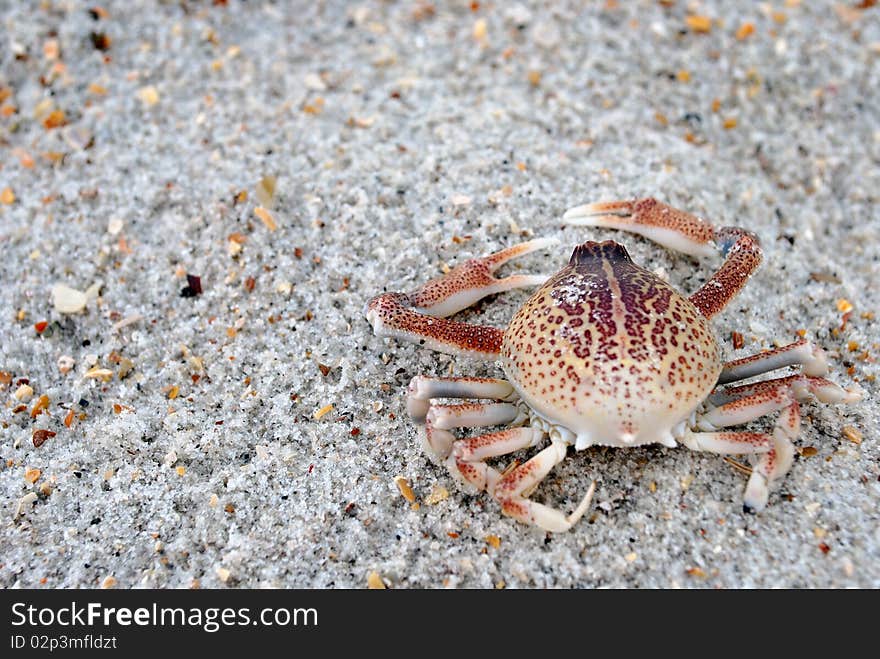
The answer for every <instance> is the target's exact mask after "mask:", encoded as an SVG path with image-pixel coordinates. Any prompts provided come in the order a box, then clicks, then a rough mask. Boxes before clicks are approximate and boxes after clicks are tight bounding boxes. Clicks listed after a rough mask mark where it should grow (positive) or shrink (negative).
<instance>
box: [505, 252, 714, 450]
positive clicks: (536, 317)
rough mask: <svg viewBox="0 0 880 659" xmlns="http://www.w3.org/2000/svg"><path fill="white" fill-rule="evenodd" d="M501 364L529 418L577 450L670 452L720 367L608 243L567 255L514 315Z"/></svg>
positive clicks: (659, 291)
mask: <svg viewBox="0 0 880 659" xmlns="http://www.w3.org/2000/svg"><path fill="white" fill-rule="evenodd" d="M501 360H502V362H501V363H502V367H503V369H504V372H505V373H506V375H507V377H508V379H509V380H510V382H511V383H512V384H513V386H514V387H515V389H516V390H517V393H518V394H519V395H520V397H521V398H522V400H523V401H524V402H525V403H526V404H527V405H528V406H529V408H531V410H532V413H533V419H535V417H537V420H538V422H539V423H540V421H543V422H544V424H543V425H545V426H546V429H547V430H548V431H549V432H550V434H551V436H553V435H554V434H555V435H556V436H557V437H561V438H563V439H566V440H567V441H574V442H575V443H576V448H577V449H583V448H586V447H588V446H592V445H596V444H598V445H603V446H636V445H640V444H650V443H654V442H659V443H661V444H665V445H667V446H675V440H674V438H673V437H674V435H675V434H677V432H676V431H677V426H678V427H680V426H682V424H683V422H684V421H686V420H687V419H688V417H690V415H691V414H693V413H694V411H695V410H696V409H697V407H698V406H699V405H700V404H701V403H702V402H703V401H704V400H705V398H706V396H707V395H708V394H709V392H710V391H712V389H713V388H714V387H715V385H716V383H717V381H718V376H719V374H720V373H721V368H722V361H721V356H720V351H719V347H718V343H717V341H716V340H715V338H714V336H713V333H712V330H711V328H710V326H709V322H708V320H707V319H706V318H705V317H704V316H703V315H702V314H701V313H700V312H699V311H698V310H697V308H696V307H695V306H694V305H693V304H692V303H691V302H690V301H689V300H688V299H687V298H685V297H683V296H682V295H681V294H680V293H678V292H677V291H676V290H675V289H674V288H672V287H671V286H670V285H669V284H667V283H666V282H664V281H662V280H661V279H659V278H658V277H657V276H656V275H654V274H652V273H651V272H649V271H647V270H645V269H644V268H641V267H639V266H637V265H635V264H634V263H633V262H632V260H631V259H630V257H629V254H628V253H627V251H626V249H625V248H624V247H623V246H621V245H619V244H618V243H615V242H613V241H607V242H603V243H596V242H587V243H584V244H583V245H579V246H578V247H577V248H576V249H575V251H574V253H573V254H572V257H571V260H570V262H569V264H568V266H566V267H565V268H563V269H562V270H560V271H559V272H558V273H557V274H556V275H554V276H553V277H552V278H551V279H550V280H549V281H548V282H547V283H546V284H544V285H543V286H542V287H541V288H540V289H539V290H538V291H537V292H535V294H534V295H532V297H531V298H529V300H528V301H527V302H526V303H525V304H524V305H523V306H522V307H521V308H520V309H519V311H517V313H516V314H515V315H514V317H513V318H512V320H511V322H510V324H509V325H508V327H507V330H506V331H505V333H504V338H503V342H502V346H501Z"/></svg>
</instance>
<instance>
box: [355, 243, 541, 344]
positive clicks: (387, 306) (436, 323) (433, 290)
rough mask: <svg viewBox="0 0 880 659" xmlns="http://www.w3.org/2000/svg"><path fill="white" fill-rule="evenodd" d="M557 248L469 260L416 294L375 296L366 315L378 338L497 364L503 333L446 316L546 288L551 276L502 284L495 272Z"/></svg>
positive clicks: (532, 246) (533, 246)
mask: <svg viewBox="0 0 880 659" xmlns="http://www.w3.org/2000/svg"><path fill="white" fill-rule="evenodd" d="M555 243H556V241H555V240H553V239H539V240H532V241H529V242H526V243H522V244H520V245H515V246H513V247H509V248H507V249H504V250H501V251H500V252H496V253H495V254H490V255H489V256H485V257H483V258H477V259H469V260H468V261H465V262H464V263H462V264H460V265H458V266H456V267H455V268H453V269H452V270H451V271H450V272H449V273H448V274H446V275H444V276H443V277H438V278H436V279H432V280H431V281H429V282H427V283H426V284H424V285H422V286H420V287H419V288H417V289H416V290H414V291H411V292H410V293H385V294H383V295H379V296H377V297H374V298H373V299H372V300H370V301H369V303H368V304H367V307H366V309H365V315H366V317H367V320H368V321H369V322H370V324H371V325H372V326H373V331H374V332H375V333H376V335H377V336H390V337H394V338H397V339H402V340H404V341H409V342H411V343H418V344H420V345H424V346H427V347H429V348H432V349H434V350H437V351H439V352H445V353H447V354H451V355H465V356H468V357H473V358H476V359H482V360H486V361H492V360H494V359H496V358H497V357H498V354H499V351H500V349H501V338H502V336H503V332H502V331H501V330H499V329H497V328H494V327H486V326H485V325H471V324H469V323H461V322H456V321H452V320H446V316H451V315H452V314H454V313H456V312H458V311H461V310H462V309H464V308H466V307H469V306H471V305H472V304H474V303H475V302H477V301H478V300H480V299H482V298H484V297H486V296H487V295H492V294H494V293H501V292H502V291H509V290H511V289H514V288H524V287H527V286H537V285H538V284H542V283H544V282H545V281H546V280H547V276H546V275H513V276H510V277H505V278H503V279H497V278H496V277H495V276H494V274H493V273H494V272H495V271H496V270H497V269H498V268H499V267H501V265H503V264H504V263H506V262H508V261H510V260H511V259H514V258H517V257H519V256H524V255H525V254H529V253H531V252H534V251H536V250H539V249H543V248H545V247H549V246H550V245H553V244H555Z"/></svg>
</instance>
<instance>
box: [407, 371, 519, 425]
mask: <svg viewBox="0 0 880 659" xmlns="http://www.w3.org/2000/svg"><path fill="white" fill-rule="evenodd" d="M432 398H491V399H494V400H502V401H508V402H510V401H514V400H516V398H517V396H516V393H515V392H514V390H513V385H511V384H510V383H509V382H508V381H507V380H498V379H495V378H431V377H426V376H424V375H417V376H416V377H414V378H413V379H412V380H411V381H410V383H409V389H408V390H407V394H406V409H407V411H408V412H409V415H410V417H412V419H413V421H415V422H416V423H424V422H425V415H426V414H427V413H428V408H429V407H430V406H431V403H430V400H431V399H432Z"/></svg>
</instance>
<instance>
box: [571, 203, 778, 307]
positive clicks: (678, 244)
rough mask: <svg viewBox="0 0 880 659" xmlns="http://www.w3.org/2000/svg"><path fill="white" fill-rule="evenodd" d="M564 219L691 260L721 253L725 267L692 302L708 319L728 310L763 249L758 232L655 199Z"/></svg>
mask: <svg viewBox="0 0 880 659" xmlns="http://www.w3.org/2000/svg"><path fill="white" fill-rule="evenodd" d="M563 219H565V220H566V221H568V222H569V223H571V224H573V225H580V226H593V227H607V228H610V229H620V230H623V231H629V232H631V233H637V234H639V235H641V236H644V237H645V238H648V239H649V240H653V241H654V242H657V243H660V244H661V245H663V246H664V247H667V248H669V249H672V250H675V251H678V252H683V253H685V254H689V255H691V256H709V255H711V254H713V253H714V252H716V251H717V252H720V253H721V255H722V256H724V257H725V261H724V263H723V264H722V265H721V267H720V268H719V269H718V270H717V271H716V272H715V274H713V275H712V277H711V278H710V279H709V281H707V282H706V283H705V284H703V286H702V287H701V288H700V289H699V290H698V291H697V292H696V293H694V294H693V295H691V296H690V301H691V302H693V304H694V306H696V307H697V309H699V310H700V313H702V314H703V315H704V316H706V317H707V318H710V317H712V316H714V315H715V314H717V313H718V312H719V311H721V310H722V309H724V307H725V306H727V304H728V302H730V300H732V299H733V297H734V296H735V295H736V294H737V293H738V292H739V291H740V289H742V287H743V286H744V285H745V283H746V281H747V280H748V278H749V276H751V274H752V273H753V272H754V271H755V269H756V268H757V267H758V265H760V263H761V245H760V243H759V241H758V237H757V236H755V234H753V233H751V232H749V231H746V230H744V229H740V228H739V227H720V228H716V227H714V226H713V225H712V224H710V223H709V222H707V221H706V220H704V219H702V218H699V217H696V216H694V215H691V214H690V213H686V212H684V211H680V210H678V209H675V208H672V207H671V206H667V205H666V204H663V203H661V202H659V201H657V200H656V199H639V200H636V201H613V202H605V203H597V204H585V205H583V206H577V207H575V208H572V209H570V210H568V211H566V213H565V215H564V216H563Z"/></svg>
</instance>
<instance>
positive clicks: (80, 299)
mask: <svg viewBox="0 0 880 659" xmlns="http://www.w3.org/2000/svg"><path fill="white" fill-rule="evenodd" d="M86 302H88V297H87V296H86V294H85V293H83V292H81V291H77V290H74V289H73V288H71V287H70V286H66V285H65V284H55V285H54V286H53V287H52V304H53V305H54V306H55V311H57V312H58V313H79V312H80V311H82V310H83V309H85V308H86Z"/></svg>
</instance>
